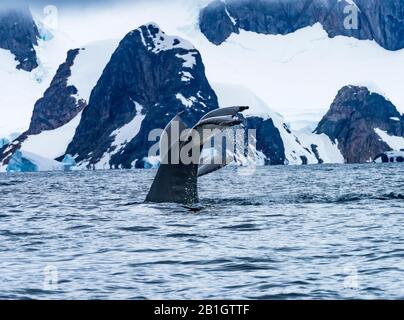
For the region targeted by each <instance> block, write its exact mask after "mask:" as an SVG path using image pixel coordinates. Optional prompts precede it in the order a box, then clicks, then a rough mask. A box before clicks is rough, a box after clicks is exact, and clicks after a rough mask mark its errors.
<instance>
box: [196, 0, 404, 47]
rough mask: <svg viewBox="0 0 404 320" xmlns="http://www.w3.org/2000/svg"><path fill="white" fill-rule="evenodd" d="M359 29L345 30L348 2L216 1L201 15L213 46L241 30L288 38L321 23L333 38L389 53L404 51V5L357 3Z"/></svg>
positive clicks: (396, 1)
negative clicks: (362, 42) (371, 45)
mask: <svg viewBox="0 0 404 320" xmlns="http://www.w3.org/2000/svg"><path fill="white" fill-rule="evenodd" d="M355 3H356V5H357V8H358V9H359V10H358V28H357V29H351V28H346V27H345V25H344V21H345V19H346V18H347V17H348V16H349V12H344V10H345V9H346V8H347V6H348V5H349V3H348V2H347V1H346V0H341V1H338V0H227V1H220V0H216V1H213V2H212V3H210V4H209V5H208V6H206V7H205V8H204V9H203V10H202V11H201V13H200V19H199V24H200V29H201V31H202V32H203V33H204V34H205V36H206V37H207V38H208V39H209V41H211V42H212V43H214V44H216V45H219V44H221V43H223V42H224V41H225V40H226V39H227V38H228V37H229V36H230V35H231V34H232V33H238V32H239V30H240V29H242V30H246V31H253V32H257V33H262V34H283V35H284V34H288V33H291V32H294V31H296V30H298V29H300V28H304V27H307V26H312V25H313V24H315V23H317V22H319V23H321V24H322V25H323V27H324V29H325V31H326V32H327V33H328V35H329V36H330V37H335V36H338V35H342V36H349V37H355V38H357V39H360V40H363V39H369V40H375V41H376V42H377V43H379V44H380V45H381V46H382V47H384V48H385V49H388V50H398V49H402V48H404V1H402V0H389V1H385V0H356V1H355Z"/></svg>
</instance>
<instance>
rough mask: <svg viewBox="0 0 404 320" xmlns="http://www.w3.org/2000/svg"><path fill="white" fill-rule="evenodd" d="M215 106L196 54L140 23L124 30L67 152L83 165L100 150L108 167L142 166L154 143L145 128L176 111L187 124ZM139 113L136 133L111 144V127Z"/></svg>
mask: <svg viewBox="0 0 404 320" xmlns="http://www.w3.org/2000/svg"><path fill="white" fill-rule="evenodd" d="M186 104H188V105H187V106H186ZM139 106H141V110H139ZM217 107H218V102H217V97H216V95H215V93H214V91H213V90H212V88H211V87H210V85H209V83H208V81H207V79H206V77H205V68H204V65H203V63H202V58H201V55H200V53H199V52H198V51H197V50H196V49H195V48H194V47H193V46H192V45H191V44H189V43H188V42H186V41H184V40H182V39H180V38H177V37H171V36H168V35H166V34H165V33H164V32H162V31H161V30H160V29H159V27H158V26H157V25H155V24H148V25H144V26H141V27H140V28H138V29H136V30H134V31H132V32H130V33H129V34H128V35H126V37H125V38H124V39H123V40H122V41H121V42H120V44H119V46H118V48H117V50H116V51H115V53H114V54H113V55H112V58H111V60H110V62H109V63H108V64H107V66H106V68H105V70H104V72H103V74H102V76H101V78H100V79H99V81H98V83H97V85H96V87H95V88H94V89H93V91H92V93H91V97H90V101H89V104H88V107H87V108H86V109H85V110H84V112H83V115H82V118H81V122H80V124H79V126H78V128H77V130H76V134H75V136H74V138H73V141H72V142H71V144H70V145H69V146H68V149H67V154H71V155H76V157H75V160H76V161H77V162H78V163H86V164H88V166H89V167H92V165H95V164H97V163H98V162H99V161H100V159H102V158H103V156H104V155H105V154H109V155H110V156H111V160H110V161H109V164H110V166H111V167H123V168H130V167H132V166H133V165H134V163H136V166H137V167H143V166H144V163H143V158H145V157H147V155H148V151H149V149H150V147H151V146H152V145H154V144H155V142H152V141H151V142H149V141H148V135H149V133H150V131H151V130H153V129H163V128H164V127H165V126H166V125H167V123H168V122H169V121H170V120H171V119H172V118H173V117H174V116H175V115H176V114H177V113H178V112H180V111H184V114H183V115H182V116H181V117H182V119H183V120H184V121H185V122H186V123H187V124H188V125H193V124H195V123H196V122H197V121H198V120H199V119H200V118H201V117H202V116H203V115H204V114H205V113H206V112H208V111H211V110H213V109H215V108H217ZM139 115H143V116H145V118H144V120H143V122H142V124H141V128H140V131H139V132H138V134H137V135H136V136H135V137H134V138H131V140H129V141H127V142H126V143H125V144H124V145H119V146H116V145H113V142H114V138H115V137H114V134H113V133H114V131H116V130H117V129H120V128H122V127H123V126H124V125H126V124H128V123H130V122H131V121H132V120H133V119H134V118H135V116H139ZM134 135H135V134H134Z"/></svg>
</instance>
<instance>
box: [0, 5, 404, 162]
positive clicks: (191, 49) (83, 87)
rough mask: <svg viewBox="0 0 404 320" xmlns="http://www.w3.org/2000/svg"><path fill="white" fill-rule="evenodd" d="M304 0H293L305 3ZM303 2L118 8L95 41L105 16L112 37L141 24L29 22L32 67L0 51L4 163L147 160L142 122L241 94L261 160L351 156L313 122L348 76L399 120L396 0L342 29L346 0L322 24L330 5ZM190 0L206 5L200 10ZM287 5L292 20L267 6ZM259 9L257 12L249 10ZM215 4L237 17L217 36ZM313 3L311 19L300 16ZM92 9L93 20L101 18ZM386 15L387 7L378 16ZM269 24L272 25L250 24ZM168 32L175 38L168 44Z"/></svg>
mask: <svg viewBox="0 0 404 320" xmlns="http://www.w3.org/2000/svg"><path fill="white" fill-rule="evenodd" d="M372 1H373V0H372ZM374 1H376V0H374ZM205 2H206V3H205ZM281 2H282V4H280V3H281ZM306 2H307V3H308V1H305V0H304V1H303V0H298V1H295V2H294V3H300V6H301V5H303V7H304V4H305V3H306ZM314 2H315V3H316V5H317V6H318V5H320V4H321V3H322V4H323V5H324V6H325V7H324V8H323V9H322V10H323V11H321V10H320V11H319V12H316V13H313V12H312V11H310V10H307V11H305V12H306V14H305V15H303V16H302V15H298V14H297V13H298V11H299V10H300V9H302V8H300V6H297V7H295V6H296V4H293V5H292V4H291V3H292V2H291V1H288V0H287V1H282V0H277V1H272V0H271V1H263V0H262V1H248V0H243V1H239V4H236V2H235V1H222V2H220V3H218V2H217V1H215V3H214V4H213V5H209V2H208V1H195V2H194V3H193V2H191V1H184V0H175V1H170V2H159V3H158V4H157V3H154V2H153V3H148V4H145V3H142V4H140V3H139V4H133V5H132V6H128V5H127V6H126V7H125V8H124V11H121V15H120V20H119V21H117V23H116V24H114V23H109V24H107V25H105V26H104V25H102V24H99V25H97V31H98V32H97V34H96V38H97V39H100V38H103V37H102V34H105V37H104V38H109V36H110V35H111V28H110V27H109V26H110V25H114V26H116V30H115V29H112V30H113V31H114V32H115V33H116V34H117V35H118V36H119V35H120V34H126V33H127V32H128V31H129V30H133V29H134V27H136V28H137V27H139V26H141V25H143V26H142V27H140V28H137V29H135V31H133V32H131V33H129V34H128V35H127V36H126V37H125V38H124V40H122V41H121V42H119V41H120V38H121V37H120V38H119V39H117V40H102V41H97V42H93V41H92V42H91V43H90V44H80V46H76V45H75V44H74V43H73V41H71V40H69V36H67V34H69V35H70V37H71V35H72V34H73V33H72V32H71V30H69V29H64V30H51V31H52V32H51V33H50V34H51V35H52V36H51V37H49V30H46V29H45V28H44V27H43V26H42V25H41V24H40V21H38V20H37V21H36V23H37V25H38V26H39V27H38V33H39V38H38V44H37V45H34V48H35V52H36V54H37V61H38V67H36V68H35V69H33V70H32V71H31V72H27V71H23V70H17V69H16V64H17V62H15V61H14V56H13V54H12V53H11V52H10V51H9V50H2V49H0V65H1V66H2V68H0V77H1V78H4V79H5V81H6V82H7V88H6V89H7V91H5V92H4V93H3V92H2V94H1V95H0V107H1V108H2V113H3V110H4V112H5V114H6V116H7V117H6V118H1V119H4V120H0V121H1V122H0V128H2V129H3V130H0V137H9V136H10V134H12V133H14V132H16V131H17V132H18V131H19V132H24V133H23V134H22V135H21V136H20V137H19V138H18V139H17V140H15V141H14V142H13V143H12V144H9V145H6V146H3V147H2V146H1V144H0V149H2V150H0V152H1V153H2V155H1V156H0V159H2V160H3V162H2V163H3V167H2V170H5V167H4V165H5V164H7V163H8V161H10V159H11V158H12V157H13V154H15V151H17V150H21V152H22V154H18V156H19V157H20V158H21V157H24V153H26V154H28V155H32V154H37V155H39V156H42V157H44V158H48V159H58V160H62V159H63V157H64V156H65V155H71V156H73V157H74V159H75V160H76V161H77V162H78V163H79V165H80V166H81V167H83V168H85V167H91V168H93V167H94V168H110V167H125V168H129V167H132V166H137V167H144V166H145V165H146V166H148V164H147V161H149V160H150V161H151V160H152V159H145V157H146V155H147V150H148V147H149V145H148V144H147V134H148V132H149V131H150V130H151V129H155V128H157V127H158V128H162V127H164V126H165V124H166V123H167V122H168V121H169V120H170V119H171V117H172V116H173V114H175V113H176V112H177V111H179V110H182V109H184V108H185V109H186V110H188V114H189V119H188V120H189V122H190V123H191V122H192V121H195V119H197V118H198V117H200V115H201V114H203V113H204V112H205V111H207V110H210V109H212V108H216V107H219V106H220V107H226V106H229V105H244V104H247V105H249V106H250V107H251V110H250V111H249V113H248V114H247V126H248V127H249V128H250V127H251V128H254V129H256V130H257V139H258V141H257V147H258V149H259V152H261V153H262V154H263V155H264V156H265V157H266V162H267V163H270V164H306V163H307V164H312V163H324V162H325V163H342V162H344V161H348V162H352V160H350V159H351V158H350V156H348V154H347V153H346V152H345V150H346V145H345V144H346V143H345V141H343V140H342V139H339V138H338V137H337V136H336V135H335V134H333V133H332V132H330V131H327V130H323V131H322V130H320V128H321V126H320V127H319V128H318V129H317V131H316V133H312V131H313V129H314V128H315V127H316V126H317V123H318V121H320V120H321V118H322V116H323V115H324V114H325V112H326V110H327V109H328V108H329V106H330V105H331V104H332V102H333V100H334V99H335V96H336V94H337V92H339V90H340V89H341V88H343V87H345V86H346V85H348V84H352V85H357V86H366V87H368V88H369V89H370V91H377V92H383V96H384V97H385V98H386V99H387V98H388V99H390V101H391V102H392V103H393V104H394V106H396V107H397V109H398V110H399V111H398V115H399V117H401V115H400V111H401V112H402V111H403V110H404V91H403V90H402V88H401V84H402V81H401V78H402V74H403V71H404V50H397V51H391V50H396V49H400V46H401V41H402V39H401V38H400V37H401V36H400V35H401V34H402V33H400V32H399V31H400V25H398V26H397V27H396V28H395V29H394V28H393V27H392V26H393V25H394V21H396V20H397V21H398V20H400V19H401V18H400V17H401V16H400V12H401V11H400V10H401V9H400V8H402V6H401V5H402V2H403V1H392V2H391V4H389V5H386V4H385V3H384V2H380V1H376V2H377V5H376V4H375V6H374V8H377V10H378V12H379V13H380V14H379V16H377V17H373V16H372V21H368V24H366V25H363V23H362V25H361V30H360V31H358V32H357V33H348V34H346V33H344V32H343V30H342V31H341V30H340V29H339V28H340V24H341V23H343V22H342V21H341V19H342V20H343V19H344V14H343V12H342V14H341V12H340V11H341V9H343V8H344V6H346V5H347V4H350V3H352V1H345V0H344V1H337V2H338V4H337V5H336V9H335V10H337V12H336V13H335V14H334V15H331V16H328V17H327V19H326V20H324V19H325V16H324V10H326V9H329V5H330V3H331V2H332V1H331V0H327V1H314ZM334 2H335V1H334ZM201 3H203V4H206V5H208V6H207V7H206V8H203V6H202V5H201ZM268 3H272V4H271V5H268ZM285 3H288V4H287V8H288V10H286V11H285V12H287V14H288V15H287V18H288V19H286V20H285V21H287V23H289V24H285V23H283V22H285V21H283V20H282V19H283V18H284V16H283V15H281V14H279V12H277V13H276V12H274V10H275V9H276V8H279V5H281V6H282V7H283V6H284V5H285ZM241 4H242V6H241V7H240V5H241ZM247 4H248V6H247ZM354 4H356V5H357V6H358V7H360V9H361V10H362V11H361V12H362V14H364V13H365V12H367V11H366V10H370V9H369V6H368V5H366V4H365V3H364V2H363V1H355V3H354ZM243 6H247V7H248V10H247V11H245V10H246V9H245V7H243ZM256 6H257V7H256ZM262 6H264V8H265V10H261V11H259V10H258V11H257V8H258V9H259V8H261V9H262V8H263V7H262ZM216 7H218V8H219V9H220V10H221V11H220V10H219V12H221V13H220V14H218V15H216V17H217V18H220V19H224V20H220V19H219V20H217V21H219V22H220V21H225V22H226V23H228V19H230V22H231V23H232V25H233V27H234V28H233V29H232V31H231V32H230V33H229V34H228V35H226V37H225V38H224V39H222V40H221V41H212V38H211V36H210V33H209V32H211V34H215V32H216V31H217V30H218V28H219V29H220V28H222V27H223V26H225V25H226V23H224V22H223V23H217V24H216V22H217V21H216V20H215V21H216V22H215V23H213V22H212V24H211V25H210V24H209V23H208V22H209V19H212V17H211V16H209V15H210V13H209V12H211V10H212V8H216ZM223 8H224V9H225V10H224V14H223ZM299 8H300V9H299ZM156 9H159V10H156ZM114 10H118V9H114ZM311 10H312V9H311ZM206 12H208V13H209V14H208V15H207V17H208V18H206ZM310 12H312V14H313V15H315V16H313V17H310V15H309V16H308V17H306V16H307V15H308V14H309V13H310ZM168 13H169V14H168ZM243 13H245V14H244V15H243ZM258 13H259V14H258ZM77 14H78V16H76V17H75V19H74V22H75V26H74V28H80V25H79V26H77V25H76V24H79V23H83V25H84V24H85V25H90V26H91V23H92V22H91V19H92V16H91V15H90V16H88V17H87V18H86V19H79V18H80V15H79V13H76V15H77ZM97 14H98V17H95V18H94V21H99V20H100V17H102V16H103V15H102V13H97ZM285 14H286V13H285ZM118 16H119V15H118ZM125 17H126V18H125ZM129 17H130V19H128V18H129ZM386 17H390V18H389V19H390V20H388V21H387V22H386ZM264 18H265V19H267V20H265V19H264ZM206 19H207V20H206ZM262 19H264V20H262ZM361 19H363V17H362V18H361ZM269 20H270V21H273V23H274V24H273V26H276V28H275V29H266V28H268V25H265V24H262V23H261V21H269ZM149 21H156V22H157V23H158V24H159V25H160V26H162V29H160V28H159V27H157V25H153V24H149V23H148V22H149ZM282 21H283V22H282ZM110 22H111V21H110ZM379 25H380V28H379V27H378V26H379ZM71 26H72V29H73V25H71ZM153 26H154V27H153ZM248 26H249V27H248ZM150 28H151V30H154V29H155V30H154V31H150V30H149V29H150ZM209 28H210V29H209ZM215 28H216V29H215ZM271 28H272V27H271ZM83 30H84V29H83ZM147 30H149V31H147ZM162 30H167V31H168V32H169V33H170V34H174V35H175V36H167V35H166V34H164V33H163V31H162ZM201 30H202V31H201ZM209 30H210V31H209ZM212 30H213V31H214V30H216V31H215V32H212ZM335 30H339V31H340V32H336V31H335ZM380 30H381V31H380ZM379 31H380V32H382V33H380V32H379ZM217 32H219V31H217ZM220 32H221V31H220ZM220 32H219V33H220ZM41 33H42V34H43V35H42V36H41ZM379 33H380V34H379ZM45 34H46V36H45ZM76 35H77V34H76ZM217 35H218V34H217ZM219 35H220V34H219ZM370 35H371V36H370ZM91 36H92V35H91V34H89V36H87V38H88V39H86V40H91ZM85 37H86V35H85V34H83V38H85ZM160 37H161V39H160ZM383 37H384V38H383ZM362 39H368V40H362ZM174 40H177V41H178V42H179V43H178V44H176V46H178V47H181V48H178V49H177V48H175V45H173V44H174ZM177 41H175V42H177ZM214 42H216V43H214ZM397 46H398V47H397ZM76 48H77V49H76ZM155 48H158V49H155ZM68 49H70V50H71V51H69V53H68V54H66V52H67V51H68ZM176 50H180V51H181V52H177V51H176ZM182 50H185V51H182ZM114 52H115V53H114ZM61 53H63V54H61ZM56 61H57V63H56ZM3 67H4V68H3ZM165 82H166V83H167V84H164V83H165ZM21 84H23V85H24V90H23V89H22V88H21ZM216 97H217V100H216ZM15 106H18V108H19V110H18V112H16V111H15ZM269 106H270V107H269ZM3 108H4V109H3ZM163 109H164V110H163ZM282 115H283V116H282ZM361 116H363V117H366V114H362V115H361ZM30 119H31V122H30V121H29V120H30ZM14 120H15V121H14ZM323 123H324V120H323ZM17 124H18V125H17ZM310 128H311V130H308V129H310ZM372 130H373V131H374V130H382V129H380V128H373V129H372ZM383 132H384V131H383ZM386 134H387V135H388V136H389V137H391V138H392V139H393V140H394V139H395V138H397V139H399V138H401V136H400V133H399V132H394V133H392V132H387V131H386ZM391 134H397V135H393V136H391ZM381 135H383V133H380V132H379V133H378V137H380V136H381ZM14 136H15V135H14ZM13 138H14V137H13ZM381 139H383V140H384V141H386V139H389V138H388V137H385V136H384V137H381ZM8 140H10V139H8ZM0 141H3V142H2V144H4V143H5V142H7V141H6V140H0ZM353 143H354V142H353ZM383 146H384V148H386V150H384V151H387V150H390V149H394V148H392V147H391V145H390V144H388V143H387V144H386V145H383ZM351 148H355V145H353V146H351ZM382 149H383V148H382ZM31 158H32V156H31ZM358 159H359V160H358V161H360V162H363V161H364V158H362V157H360V158H358ZM5 160H6V161H5ZM17 160H18V159H17ZM70 160H71V159H70V158H69V161H70ZM366 160H369V159H366ZM17 162H18V161H17ZM0 167H1V166H0Z"/></svg>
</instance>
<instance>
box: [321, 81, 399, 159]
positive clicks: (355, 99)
mask: <svg viewBox="0 0 404 320" xmlns="http://www.w3.org/2000/svg"><path fill="white" fill-rule="evenodd" d="M376 128H378V129H381V130H383V131H386V132H387V133H388V134H389V135H394V136H404V117H403V116H402V115H401V114H400V113H399V112H398V111H397V109H396V107H395V106H394V105H393V104H392V103H391V102H390V101H388V100H387V99H386V98H384V97H383V96H381V95H380V94H377V93H371V92H370V91H369V90H368V89H367V88H365V87H357V86H346V87H344V88H342V89H341V90H340V91H339V92H338V94H337V97H336V98H335V100H334V102H333V104H332V105H331V108H330V110H329V111H328V113H327V114H326V115H325V116H324V118H323V119H322V120H321V122H320V123H319V125H318V127H317V129H316V131H315V132H316V133H317V134H321V133H325V134H326V135H328V136H329V137H330V139H331V140H332V141H335V140H337V141H338V146H339V148H340V150H341V152H342V155H343V156H344V158H345V160H346V162H348V163H363V162H367V161H369V160H372V159H374V158H375V157H376V156H377V155H379V154H381V153H383V152H385V151H389V150H391V148H390V147H389V146H388V145H387V144H386V143H385V142H383V141H382V140H381V138H380V137H379V136H378V135H377V134H376V132H375V129H376Z"/></svg>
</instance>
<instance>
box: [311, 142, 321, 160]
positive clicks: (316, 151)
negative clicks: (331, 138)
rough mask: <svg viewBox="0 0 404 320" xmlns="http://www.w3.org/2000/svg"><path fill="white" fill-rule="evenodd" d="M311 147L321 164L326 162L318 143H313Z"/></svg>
mask: <svg viewBox="0 0 404 320" xmlns="http://www.w3.org/2000/svg"><path fill="white" fill-rule="evenodd" d="M310 148H311V151H312V152H313V154H314V155H315V157H316V159H317V160H318V163H319V164H322V163H324V160H323V159H321V157H320V153H319V152H318V145H316V144H312V145H311V146H310Z"/></svg>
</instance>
